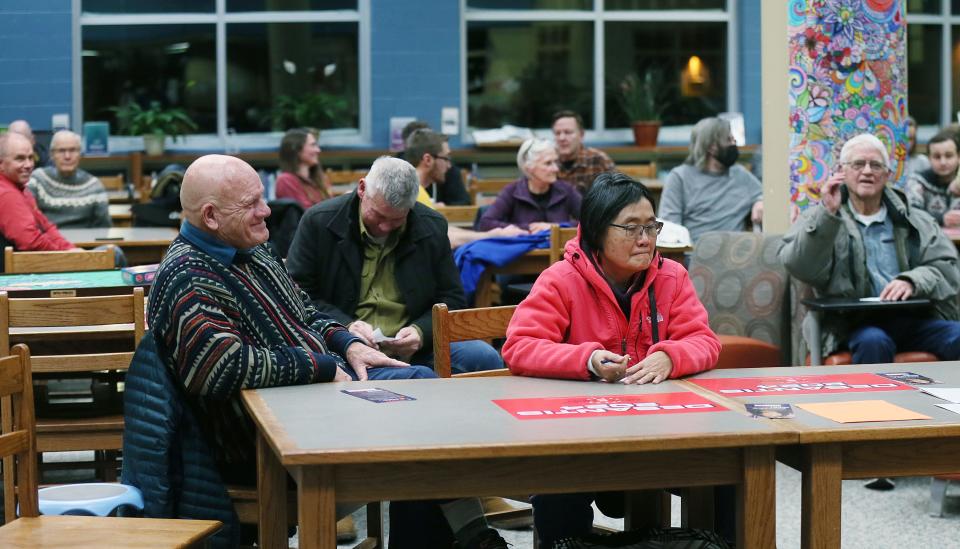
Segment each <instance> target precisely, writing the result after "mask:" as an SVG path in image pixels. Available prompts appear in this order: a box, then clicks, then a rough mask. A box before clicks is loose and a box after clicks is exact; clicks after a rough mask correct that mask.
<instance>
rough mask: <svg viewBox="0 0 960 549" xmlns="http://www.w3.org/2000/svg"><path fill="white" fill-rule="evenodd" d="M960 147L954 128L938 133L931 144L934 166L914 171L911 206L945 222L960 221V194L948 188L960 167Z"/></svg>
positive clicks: (909, 190)
mask: <svg viewBox="0 0 960 549" xmlns="http://www.w3.org/2000/svg"><path fill="white" fill-rule="evenodd" d="M958 148H960V147H958V145H957V136H956V134H955V133H953V132H952V131H948V130H943V131H940V132H939V133H937V134H936V135H934V136H933V137H932V138H931V139H930V142H929V144H928V145H927V152H928V153H929V155H930V167H929V168H928V169H926V170H923V171H920V172H917V173H913V174H911V175H910V179H909V180H908V181H907V186H906V192H907V201H908V202H909V203H910V206H912V207H914V208H919V209H921V210H924V211H926V212H927V213H928V214H930V215H931V216H933V218H934V219H935V220H936V221H937V223H939V224H940V225H943V226H958V225H960V210H955V209H954V208H955V207H960V198H958V197H956V196H952V195H951V194H950V192H949V191H948V190H947V188H948V186H949V185H950V182H951V181H953V180H954V179H956V177H957V168H958V167H960V156H958V154H957V153H958Z"/></svg>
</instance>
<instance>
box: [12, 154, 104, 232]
mask: <svg viewBox="0 0 960 549" xmlns="http://www.w3.org/2000/svg"><path fill="white" fill-rule="evenodd" d="M27 188H28V189H30V192H31V193H32V194H33V196H34V197H35V198H36V199H37V206H38V207H39V208H40V211H42V212H43V213H44V214H45V215H46V216H47V218H49V219H50V221H52V222H53V223H54V224H55V225H56V226H57V227H58V228H61V229H64V228H71V227H72V228H83V227H109V226H110V209H109V198H108V197H107V191H106V189H104V187H103V183H101V182H100V179H98V178H96V177H94V176H92V175H90V174H89V173H87V172H85V171H83V170H80V169H78V170H77V171H76V172H75V173H74V174H73V176H71V177H62V176H61V175H60V174H59V173H58V172H57V169H56V168H54V167H53V166H48V167H46V168H37V169H36V170H34V171H33V175H32V176H30V181H29V182H28V183H27Z"/></svg>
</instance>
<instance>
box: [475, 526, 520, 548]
mask: <svg viewBox="0 0 960 549" xmlns="http://www.w3.org/2000/svg"><path fill="white" fill-rule="evenodd" d="M508 547H510V544H509V543H507V540H505V539H503V538H502V537H500V532H497V531H496V530H494V529H493V528H487V529H486V530H484V531H482V532H480V533H479V534H477V535H476V536H474V538H473V539H472V540H470V543H468V544H467V546H466V547H465V548H464V549H508Z"/></svg>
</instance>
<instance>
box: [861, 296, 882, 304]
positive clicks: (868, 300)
mask: <svg viewBox="0 0 960 549" xmlns="http://www.w3.org/2000/svg"><path fill="white" fill-rule="evenodd" d="M860 301H862V302H863V303H879V302H880V298H879V297H861V298H860Z"/></svg>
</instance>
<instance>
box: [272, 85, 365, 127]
mask: <svg viewBox="0 0 960 549" xmlns="http://www.w3.org/2000/svg"><path fill="white" fill-rule="evenodd" d="M265 118H266V119H267V120H268V121H269V124H270V125H271V127H272V128H273V129H274V130H276V131H286V130H288V129H290V128H298V127H300V128H303V127H314V128H340V127H345V126H349V125H350V104H349V102H348V101H347V100H346V99H344V98H343V97H340V96H338V95H335V94H332V93H326V92H316V93H305V94H303V95H300V96H298V97H293V96H290V95H281V96H279V97H277V99H276V101H275V103H274V106H273V108H271V109H270V110H269V112H267V114H266V116H265Z"/></svg>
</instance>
